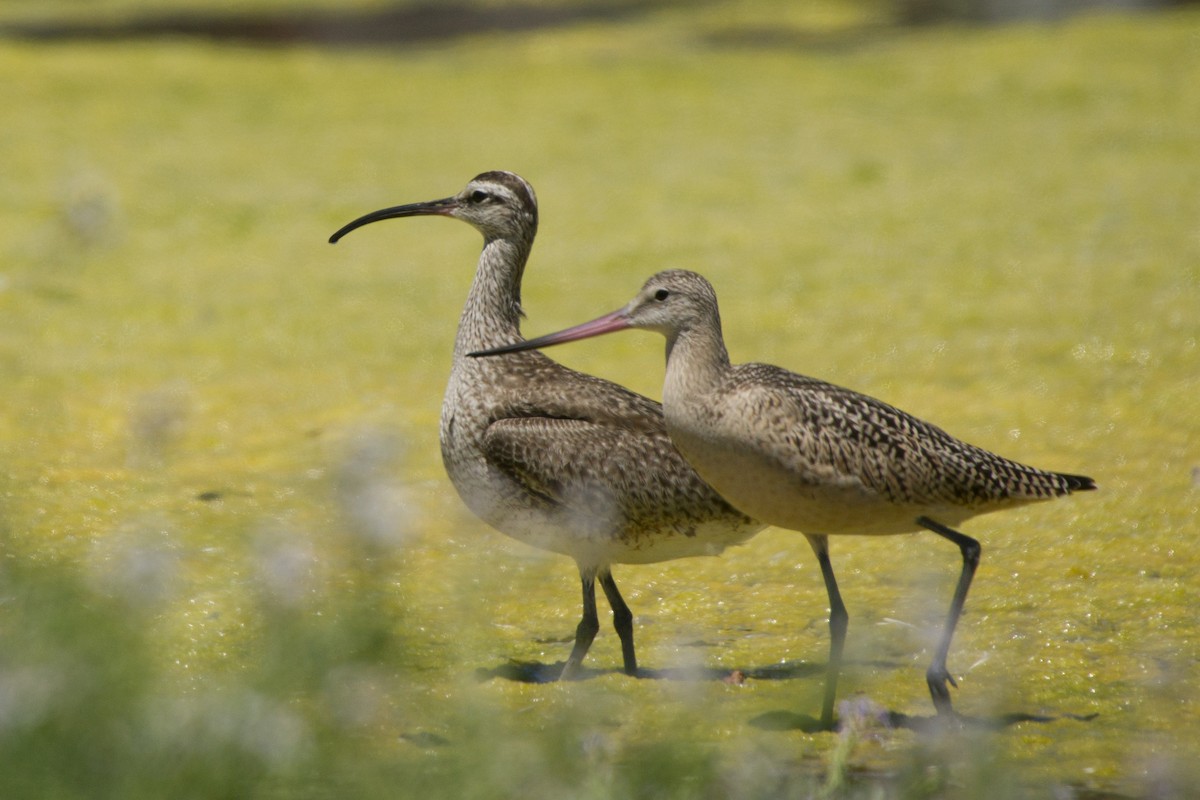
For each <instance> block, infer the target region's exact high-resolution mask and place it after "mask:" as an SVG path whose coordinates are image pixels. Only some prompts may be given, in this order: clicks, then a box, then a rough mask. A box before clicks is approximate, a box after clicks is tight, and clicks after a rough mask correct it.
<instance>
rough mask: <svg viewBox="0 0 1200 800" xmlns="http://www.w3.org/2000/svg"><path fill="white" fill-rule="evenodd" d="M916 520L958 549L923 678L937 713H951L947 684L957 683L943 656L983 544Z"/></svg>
mask: <svg viewBox="0 0 1200 800" xmlns="http://www.w3.org/2000/svg"><path fill="white" fill-rule="evenodd" d="M917 524H918V525H920V526H922V527H924V528H928V529H929V530H931V531H933V532H934V533H936V534H937V535H938V536H944V537H945V538H947V539H949V540H950V541H952V542H954V543H955V544H956V545H958V549H959V550H961V551H962V559H963V566H962V573H960V574H959V576H958V586H957V587H956V588H955V590H954V599H953V600H951V601H950V614H949V615H948V616H947V617H946V627H945V628H943V629H942V639H941V641H940V642H938V648H937V652H935V653H934V654H933V663H931V664H930V665H929V670H928V671H927V672H926V673H925V681H926V682H927V683H928V684H929V694H930V695H931V696H932V697H933V706H934V708H936V709H937V712H938V713H939V714H944V715H952V714H953V713H954V709H953V707H951V705H950V689H949V688H947V686H946V684H950V686H954V687H955V688H957V687H958V684H957V683H955V682H954V678H952V677H951V676H950V671H949V670H948V669H946V656H947V655H948V654H949V653H950V640H951V639H952V638H954V628H955V627H956V626H957V625H958V618H959V617H960V616H961V615H962V610H963V604H964V603H966V601H967V591H968V590H970V588H971V579H972V578H974V577H975V568H976V567H978V566H979V556H980V554H981V553H982V552H983V548H982V547H980V546H979V542H977V541H975V540H974V539H972V538H971V537H970V536H967V535H965V534H962V533H959V532H958V531H956V530H954V529H953V528H948V527H946V526H945V525H943V524H941V523H940V522H934V521H933V520H931V519H930V518H929V517H918V518H917Z"/></svg>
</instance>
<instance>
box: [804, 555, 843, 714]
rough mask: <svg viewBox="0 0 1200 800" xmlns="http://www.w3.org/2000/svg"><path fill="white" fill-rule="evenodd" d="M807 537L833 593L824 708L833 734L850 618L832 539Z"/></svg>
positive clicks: (830, 595) (822, 707)
mask: <svg viewBox="0 0 1200 800" xmlns="http://www.w3.org/2000/svg"><path fill="white" fill-rule="evenodd" d="M805 535H806V536H807V537H808V543H809V544H810V545H812V549H813V552H814V553H816V554H817V563H818V564H820V565H821V577H822V578H824V579H825V591H826V592H828V593H829V666H828V672H827V673H826V675H825V702H824V703H822V704H821V727H822V728H824V729H826V730H833V703H834V700H835V699H836V698H837V683H838V675H840V674H841V671H842V650H843V649H844V648H845V646H846V630H847V629H848V628H849V627H850V615H849V614H848V613H847V612H846V604H845V603H843V602H842V593H841V592H839V591H838V585H837V579H836V578H835V577H834V576H833V564H832V563H831V562H830V560H829V537H828V536H814V535H809V534H805Z"/></svg>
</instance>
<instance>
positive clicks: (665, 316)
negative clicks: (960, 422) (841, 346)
mask: <svg viewBox="0 0 1200 800" xmlns="http://www.w3.org/2000/svg"><path fill="white" fill-rule="evenodd" d="M630 327H635V328H647V329H651V330H656V331H658V332H660V333H662V334H663V335H664V336H666V338H667V372H666V379H665V382H664V384H663V407H664V411H665V414H666V422H667V430H668V431H669V433H670V435H671V439H672V441H674V442H675V445H676V446H677V447H678V448H679V450H680V452H682V453H683V454H684V456H685V457H686V458H687V460H688V461H689V463H691V464H692V466H694V467H695V468H696V471H697V472H699V473H700V475H701V476H702V477H703V478H704V479H705V480H706V481H708V482H709V484H711V485H712V486H713V487H715V488H716V489H717V490H718V491H719V492H720V493H721V494H722V496H724V497H725V498H726V499H727V500H728V501H729V502H730V503H732V504H733V505H734V506H735V507H736V508H739V509H741V510H742V511H745V512H746V513H747V514H752V515H753V516H754V517H755V518H757V519H760V520H763V521H764V522H768V523H770V524H773V525H778V526H780V527H784V528H790V529H792V530H797V531H801V532H803V533H804V534H805V535H806V536H807V537H808V540H809V543H810V544H811V545H812V547H813V550H814V551H815V552H816V554H817V559H818V562H819V563H820V566H821V574H822V577H823V578H824V580H825V585H826V589H827V591H828V592H829V602H830V620H829V625H830V632H831V643H830V655H829V674H828V677H827V680H826V688H825V701H824V705H823V707H822V716H821V721H822V723H823V724H824V725H825V726H826V727H829V726H832V724H833V703H834V698H835V696H836V687H837V678H838V672H839V667H840V662H841V654H842V647H843V644H844V642H845V634H846V627H847V624H848V620H849V617H848V615H847V613H846V608H845V605H844V604H843V603H842V599H841V595H840V593H839V591H838V588H837V581H836V580H835V578H834V574H833V567H832V563H831V562H830V559H829V544H828V537H829V536H830V535H841V534H897V533H909V532H913V531H917V530H919V529H921V528H925V529H928V530H931V531H933V532H935V533H937V534H939V535H941V536H943V537H945V538H947V539H949V540H950V541H952V542H954V543H955V544H957V545H958V546H959V549H960V550H961V551H962V557H963V569H962V573H961V575H960V577H959V582H958V587H957V589H956V590H955V594H954V599H953V601H952V602H951V606H950V614H949V617H948V619H947V621H946V626H945V629H944V631H943V634H942V639H941V641H940V643H939V645H938V649H937V651H936V653H935V655H934V659H933V663H932V664H931V665H930V667H929V670H928V671H927V673H926V680H927V682H928V685H929V690H930V693H931V694H932V696H933V701H934V705H935V706H936V707H937V709H938V711H939V712H940V713H943V714H947V715H949V714H951V713H952V711H953V709H952V707H951V704H950V693H949V691H948V689H947V687H946V685H947V683H950V684H953V683H954V681H953V679H952V678H951V676H950V673H949V671H948V670H947V669H946V656H947V653H948V651H949V649H950V640H951V637H952V636H953V634H954V628H955V625H956V624H957V622H958V617H959V615H960V613H961V611H962V606H963V603H964V602H965V600H966V596H967V591H968V589H969V588H970V584H971V579H972V577H973V576H974V573H975V568H976V566H977V565H978V562H979V554H980V547H979V543H978V542H976V541H975V540H974V539H972V538H970V537H969V536H965V535H963V534H962V533H959V532H958V531H956V530H954V529H953V528H952V527H951V526H952V525H957V524H958V523H960V522H962V521H963V520H966V519H968V518H970V517H973V516H975V515H977V514H983V513H986V512H989V511H995V510H999V509H1003V508H1011V507H1013V506H1017V505H1022V504H1024V503H1031V502H1036V501H1039V500H1048V499H1051V498H1054V497H1059V496H1062V495H1066V494H1070V493H1071V492H1073V491H1080V490H1087V489H1094V488H1095V484H1094V483H1093V482H1092V479H1091V478H1087V477H1083V476H1079V475H1067V474H1061V473H1056V472H1047V471H1045V470H1040V469H1036V468H1034V467H1029V466H1025V465H1024V464H1019V463H1017V462H1015V461H1010V460H1008V459H1006V458H1003V457H1001V456H998V455H996V454H995V453H991V452H988V451H987V450H984V449H982V448H979V447H975V446H974V445H970V444H967V443H966V442H963V441H960V440H959V439H956V438H954V437H953V436H951V435H950V434H948V433H946V432H945V431H943V430H942V429H941V428H938V427H936V426H934V425H931V424H929V423H928V422H923V421H922V420H919V419H917V418H916V417H914V416H912V415H911V414H907V413H905V412H903V411H901V410H900V409H898V408H895V407H894V406H890V405H888V404H887V403H884V402H882V401H879V400H876V399H874V398H872V397H868V396H866V395H863V394H859V393H858V392H854V391H851V390H849V389H843V388H841V387H839V386H834V385H832V384H829V383H825V382H824V381H820V380H816V379H815V378H807V377H804V376H802V375H796V374H795V373H792V372H788V371H787V370H784V369H780V368H779V367H774V366H770V365H768V364H742V365H738V366H734V365H732V364H730V362H729V355H728V353H727V352H726V349H725V342H724V340H723V338H722V335H721V318H720V313H719V312H718V309H717V298H716V294H715V292H714V291H713V288H712V286H711V285H709V283H708V281H706V280H705V279H704V278H702V277H701V276H699V275H697V274H695V273H694V272H687V271H684V270H668V271H666V272H660V273H658V274H657V275H655V276H654V277H652V278H651V279H650V280H649V281H647V282H646V284H645V286H644V287H643V288H642V291H641V292H639V293H638V295H637V297H635V298H634V300H633V301H632V302H630V303H629V305H627V306H626V307H625V308H623V309H621V310H619V311H615V312H613V313H612V314H608V315H606V316H604V317H600V318H599V319H596V320H594V321H592V322H589V323H585V324H583V325H579V326H576V327H575V328H571V329H568V330H566V331H561V332H559V333H554V334H548V335H546V336H542V337H539V338H537V339H533V340H530V341H528V342H522V343H518V344H515V345H511V346H508V347H502V348H496V349H493V350H490V351H488V352H486V353H476V354H475V355H495V354H499V353H503V352H514V353H515V352H521V351H526V350H528V349H529V348H536V347H544V346H548V345H551V344H558V343H561V342H567V341H572V340H575V339H582V338H586V337H589V336H596V335H599V334H602V333H608V332H611V331H615V330H621V329H623V328H630Z"/></svg>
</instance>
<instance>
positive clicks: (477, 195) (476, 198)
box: [471, 189, 491, 203]
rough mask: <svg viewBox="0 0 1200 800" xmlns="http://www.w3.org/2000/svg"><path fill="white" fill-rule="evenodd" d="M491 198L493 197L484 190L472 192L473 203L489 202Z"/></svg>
mask: <svg viewBox="0 0 1200 800" xmlns="http://www.w3.org/2000/svg"><path fill="white" fill-rule="evenodd" d="M489 198H491V195H490V194H488V193H487V192H485V191H483V190H482V189H476V190H475V191H473V192H471V201H472V202H475V203H482V202H483V201H484V200H487V199H489Z"/></svg>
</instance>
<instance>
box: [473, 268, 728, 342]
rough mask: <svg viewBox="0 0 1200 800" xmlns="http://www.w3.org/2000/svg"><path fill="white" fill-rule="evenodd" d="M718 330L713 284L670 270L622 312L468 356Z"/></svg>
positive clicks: (648, 283)
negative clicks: (632, 335) (635, 331)
mask: <svg viewBox="0 0 1200 800" xmlns="http://www.w3.org/2000/svg"><path fill="white" fill-rule="evenodd" d="M720 326H721V317H720V314H719V312H718V310H717V294H716V292H715V291H714V290H713V287H712V284H710V283H709V282H708V281H707V280H706V279H705V278H704V277H703V276H701V275H698V274H696V273H695V272H689V271H688V270H684V269H669V270H664V271H662V272H659V273H657V274H655V275H653V276H652V277H651V278H650V279H649V280H648V281H646V283H645V284H644V285H643V286H642V290H641V291H640V292H638V293H637V296H636V297H634V298H633V300H631V301H629V303H628V304H627V305H626V306H625V307H624V308H619V309H617V310H616V311H613V312H611V313H609V314H605V315H604V316H602V317H597V318H596V319H594V320H592V321H591V322H585V323H583V324H582V325H576V326H574V327H572V328H567V329H566V330H562V331H558V332H556V333H548V334H546V335H545V336H539V337H537V338H536V339H529V340H528V341H524V342H515V343H513V344H510V345H506V346H504V347H496V348H493V349H491V350H481V351H478V352H474V353H469V354H468V355H471V356H476V357H479V356H497V355H502V354H504V353H517V352H520V351H523V350H536V349H540V348H543V347H550V346H551V345H556V344H564V343H566V342H574V341H578V340H579V339H589V338H591V337H593V336H600V335H602V334H605V333H612V332H614V331H620V330H625V329H626V328H643V329H645V330H651V331H658V332H659V333H661V334H663V335H664V336H666V337H667V341H668V342H670V341H674V340H675V338H676V337H678V336H679V335H680V334H681V333H684V332H685V331H689V330H693V329H696V328H715V329H716V330H717V331H718V332H719V331H720Z"/></svg>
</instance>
